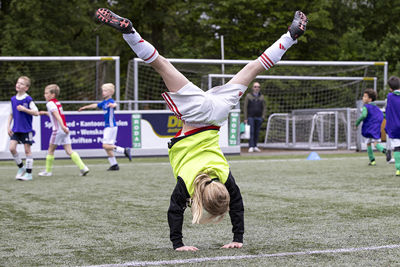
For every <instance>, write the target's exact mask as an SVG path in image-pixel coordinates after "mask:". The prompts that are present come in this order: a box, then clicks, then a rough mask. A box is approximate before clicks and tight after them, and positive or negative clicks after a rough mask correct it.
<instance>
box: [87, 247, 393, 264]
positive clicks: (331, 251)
mask: <svg viewBox="0 0 400 267" xmlns="http://www.w3.org/2000/svg"><path fill="white" fill-rule="evenodd" d="M395 248H400V245H385V246H375V247H359V248H339V249H327V250H312V251H298V252H281V253H274V254H258V255H241V256H220V257H206V258H191V259H180V260H163V261H132V262H126V263H121V264H103V265H92V266H89V267H119V266H121V267H122V266H150V265H153V266H154V265H176V264H187V263H189V264H190V263H200V262H209V261H226V260H241V259H258V258H273V257H287V256H304V255H314V254H339V253H352V252H362V251H371V250H382V249H395Z"/></svg>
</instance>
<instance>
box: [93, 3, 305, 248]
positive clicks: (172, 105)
mask: <svg viewBox="0 0 400 267" xmlns="http://www.w3.org/2000/svg"><path fill="white" fill-rule="evenodd" d="M96 18H97V19H98V20H99V21H100V22H102V23H104V24H106V25H108V26H111V27H113V28H115V29H117V30H119V31H120V32H122V33H123V35H122V37H123V38H124V39H125V41H126V42H127V43H128V45H129V46H130V47H131V49H132V50H133V51H134V52H135V53H136V55H137V56H138V57H140V58H141V59H142V60H143V61H144V62H146V63H148V64H150V65H151V67H152V68H153V69H154V70H155V71H157V72H158V74H160V76H161V77H162V79H163V81H164V83H165V85H166V87H167V88H168V92H165V93H163V94H162V96H163V98H164V100H165V101H166V103H167V105H168V107H169V109H170V110H171V111H172V112H173V113H174V114H175V116H177V117H178V118H179V119H181V120H182V121H183V127H182V129H181V131H180V132H178V134H177V135H176V136H175V138H172V139H171V142H170V143H169V144H168V148H169V152H168V154H169V159H170V163H171V166H172V170H173V174H174V177H175V179H176V186H175V189H174V190H173V192H172V195H171V199H170V206H169V209H168V224H169V227H170V240H171V242H172V245H173V248H174V249H175V250H177V251H196V250H198V248H197V247H195V246H185V245H184V244H183V241H182V238H183V236H182V226H183V215H184V211H185V209H186V207H187V206H189V205H190V206H191V210H192V214H193V219H192V223H207V222H219V221H221V219H222V218H223V217H224V215H225V214H226V213H228V212H229V216H230V218H231V223H232V232H233V240H232V242H230V243H228V244H225V245H223V246H222V248H241V247H242V246H243V234H244V207H243V200H242V195H241V193H240V189H239V187H238V186H237V184H236V182H235V179H234V178H233V175H232V174H231V172H230V169H229V164H228V162H227V160H226V158H225V156H224V155H223V153H222V151H221V148H220V146H219V134H218V131H219V128H220V126H221V125H223V124H224V123H226V120H227V118H228V116H229V112H230V111H231V109H232V108H233V107H234V106H236V105H237V104H238V102H239V100H240V97H241V96H242V95H243V93H244V92H245V91H246V89H247V87H248V85H249V84H250V83H251V82H252V80H254V79H255V77H256V76H257V75H258V74H259V73H261V72H263V71H265V70H268V69H270V68H271V67H273V66H274V65H275V64H276V63H277V62H278V61H279V60H280V59H281V57H282V56H283V55H284V53H285V52H286V50H287V49H289V48H290V47H291V46H292V45H294V44H296V43H297V38H298V37H300V36H301V35H302V34H303V33H304V32H305V30H306V25H307V22H308V20H307V17H306V15H305V14H304V13H302V12H301V11H296V12H295V16H294V19H293V22H292V24H291V26H290V27H289V30H288V31H287V32H286V33H285V34H283V35H282V36H281V37H280V38H279V39H278V40H277V41H276V42H275V43H274V44H272V45H271V46H270V47H268V48H267V49H266V50H265V51H264V53H262V54H261V56H260V57H258V58H257V59H255V60H253V61H251V62H250V63H249V64H247V65H246V66H245V67H244V68H243V69H242V70H240V71H239V72H238V73H237V74H236V75H235V76H234V77H233V78H232V79H231V80H230V81H229V82H228V83H227V84H225V85H222V86H217V87H214V88H211V89H210V90H208V91H206V92H204V91H203V90H202V89H200V88H199V87H197V86H196V85H194V84H193V83H191V82H190V81H189V80H188V79H187V78H186V77H185V76H184V75H183V74H182V73H181V72H179V71H178V70H177V69H176V68H175V67H174V66H173V65H172V64H171V63H170V62H169V61H168V60H167V59H165V58H164V57H163V56H161V55H159V53H158V51H157V49H155V48H154V46H153V45H151V44H150V43H149V42H147V41H145V40H143V38H142V37H141V36H140V34H139V33H138V32H137V31H136V30H135V29H134V28H133V26H132V22H131V21H130V20H129V19H126V18H122V17H120V16H118V15H116V14H114V13H113V12H111V11H110V10H108V9H106V8H99V9H98V10H97V12H96ZM203 210H204V212H203Z"/></svg>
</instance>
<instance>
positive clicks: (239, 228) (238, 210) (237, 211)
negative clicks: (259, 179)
mask: <svg viewBox="0 0 400 267" xmlns="http://www.w3.org/2000/svg"><path fill="white" fill-rule="evenodd" d="M225 186H226V189H228V192H229V195H230V198H231V199H230V203H229V216H230V217H231V223H232V232H233V242H239V243H243V234H244V207H243V199H242V195H241V194H240V189H239V187H238V186H237V184H236V182H235V179H234V178H233V176H232V173H230V172H229V176H228V180H227V181H226V182H225Z"/></svg>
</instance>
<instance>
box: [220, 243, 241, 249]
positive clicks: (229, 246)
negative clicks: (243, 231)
mask: <svg viewBox="0 0 400 267" xmlns="http://www.w3.org/2000/svg"><path fill="white" fill-rule="evenodd" d="M241 247H243V243H239V242H231V243H229V244H226V245H224V246H222V247H221V248H241Z"/></svg>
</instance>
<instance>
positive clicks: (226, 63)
mask: <svg viewBox="0 0 400 267" xmlns="http://www.w3.org/2000/svg"><path fill="white" fill-rule="evenodd" d="M169 60H170V62H171V63H172V64H173V65H174V66H175V67H176V68H177V69H178V70H179V71H180V72H182V73H183V74H184V75H185V76H186V77H187V78H188V79H189V80H190V81H191V82H193V83H194V84H195V85H197V86H199V87H200V88H201V89H203V90H208V89H210V88H212V87H214V86H218V85H222V84H224V83H226V82H227V81H229V79H230V78H231V77H233V75H234V74H236V73H237V72H238V71H239V70H240V69H241V68H243V66H244V65H245V64H247V63H249V62H250V61H249V60H207V59H197V60H196V59H169ZM222 69H224V73H221V72H222V71H221V70H222ZM263 74H268V75H260V76H257V78H256V79H255V80H254V81H257V82H259V83H260V85H261V93H262V94H263V95H264V97H265V101H266V105H267V118H266V121H265V122H264V124H263V126H262V130H261V133H260V140H259V141H261V140H264V141H265V143H264V145H265V146H267V147H268V146H271V147H273V146H274V147H280V148H289V147H293V148H314V147H316V146H318V147H320V148H338V147H347V148H350V147H354V146H355V140H356V133H355V131H354V130H353V129H352V127H350V126H352V125H354V121H355V120H356V111H355V108H356V101H357V100H359V99H361V97H362V93H363V91H364V89H365V88H373V89H374V90H376V91H377V92H378V94H379V93H380V95H382V96H383V95H384V93H385V85H386V81H387V62H339V61H338V62H336V61H329V62H328V61H280V62H278V63H277V64H276V65H275V66H274V68H272V69H270V70H268V71H267V72H264V73H263ZM166 90H167V88H166V87H165V85H164V82H163V80H162V79H161V77H160V75H159V74H158V73H156V72H155V71H154V70H153V69H152V67H151V66H150V65H148V64H145V63H144V62H143V61H142V60H140V59H138V58H135V59H133V60H131V61H130V62H129V64H128V72H127V81H126V86H125V100H131V101H133V102H134V105H133V106H132V108H134V109H166V108H167V107H166V105H165V104H164V101H163V100H162V98H161V93H162V92H164V91H166ZM250 91H251V90H248V91H247V92H246V93H249V92H250ZM244 97H245V96H243V97H242V99H244ZM240 104H241V107H242V108H243V104H244V101H243V100H242V101H241V103H240ZM277 114H278V115H277ZM282 114H283V115H282ZM242 119H243V117H242ZM261 142H262V141H261Z"/></svg>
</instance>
